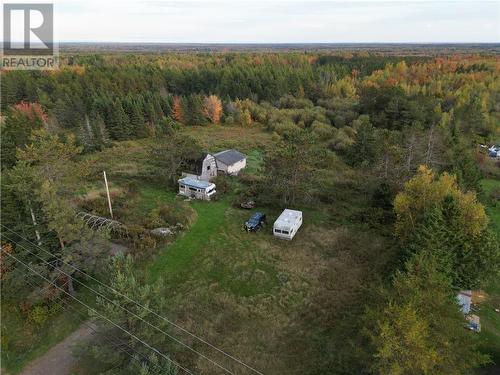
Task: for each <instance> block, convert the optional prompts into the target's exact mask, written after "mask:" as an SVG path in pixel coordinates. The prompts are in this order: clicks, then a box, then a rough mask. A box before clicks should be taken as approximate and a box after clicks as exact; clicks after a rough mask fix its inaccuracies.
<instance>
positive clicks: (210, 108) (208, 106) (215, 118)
mask: <svg viewBox="0 0 500 375" xmlns="http://www.w3.org/2000/svg"><path fill="white" fill-rule="evenodd" d="M203 114H204V115H205V117H207V118H208V119H209V120H210V121H211V122H212V123H214V124H217V123H219V121H220V118H221V116H222V102H221V100H220V99H219V98H218V97H217V96H216V95H210V96H207V97H206V98H205V100H204V101H203Z"/></svg>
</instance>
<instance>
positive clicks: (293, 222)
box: [273, 208, 302, 240]
mask: <svg viewBox="0 0 500 375" xmlns="http://www.w3.org/2000/svg"><path fill="white" fill-rule="evenodd" d="M301 225H302V211H296V210H289V209H288V208H287V209H285V210H284V211H283V212H282V213H281V215H280V216H279V217H278V218H277V219H276V221H275V222H274V225H273V235H274V236H275V237H279V238H283V239H286V240H291V239H293V237H294V236H295V234H296V233H297V231H298V230H299V228H300V226H301Z"/></svg>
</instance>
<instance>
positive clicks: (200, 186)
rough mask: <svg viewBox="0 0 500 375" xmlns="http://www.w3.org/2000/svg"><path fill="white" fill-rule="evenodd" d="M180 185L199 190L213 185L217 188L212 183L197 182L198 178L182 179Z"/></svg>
mask: <svg viewBox="0 0 500 375" xmlns="http://www.w3.org/2000/svg"><path fill="white" fill-rule="evenodd" d="M179 184H184V185H187V186H191V187H194V188H198V189H206V188H208V187H210V186H212V185H213V186H215V184H212V183H211V182H208V181H203V180H197V179H196V178H193V177H184V178H181V179H180V180H179Z"/></svg>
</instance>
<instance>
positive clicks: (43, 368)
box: [20, 322, 95, 375]
mask: <svg viewBox="0 0 500 375" xmlns="http://www.w3.org/2000/svg"><path fill="white" fill-rule="evenodd" d="M89 326H90V327H92V328H95V327H94V325H93V324H92V323H91V322H87V323H84V324H82V325H81V326H80V327H79V328H78V329H77V330H76V331H75V332H73V333H72V334H71V335H69V336H68V337H66V338H65V339H64V340H63V341H61V342H60V343H59V344H57V345H55V346H54V347H52V348H51V349H50V350H49V351H48V352H47V353H45V354H44V355H42V356H41V357H39V358H37V359H35V360H34V361H33V362H31V363H30V364H29V365H28V366H26V367H25V369H24V370H23V371H22V372H21V373H20V375H49V374H50V375H69V374H70V373H71V369H72V368H73V366H74V365H75V358H74V357H73V354H72V353H71V350H72V348H73V346H74V345H75V344H78V343H79V342H81V341H83V340H85V339H87V338H88V337H90V336H92V334H93V333H94V331H93V330H92V329H91V328H90V327H89Z"/></svg>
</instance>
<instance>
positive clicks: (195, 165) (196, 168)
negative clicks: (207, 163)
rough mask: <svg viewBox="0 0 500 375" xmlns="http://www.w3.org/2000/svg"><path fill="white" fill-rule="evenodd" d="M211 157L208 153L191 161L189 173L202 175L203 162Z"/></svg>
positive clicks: (203, 153)
mask: <svg viewBox="0 0 500 375" xmlns="http://www.w3.org/2000/svg"><path fill="white" fill-rule="evenodd" d="M208 155H210V154H209V153H208V152H202V153H201V154H200V155H199V156H198V157H196V159H193V160H191V162H190V163H189V164H190V166H189V168H187V169H188V172H191V173H193V174H196V175H200V174H201V173H202V172H203V160H205V158H206V157H207V156H208Z"/></svg>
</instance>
